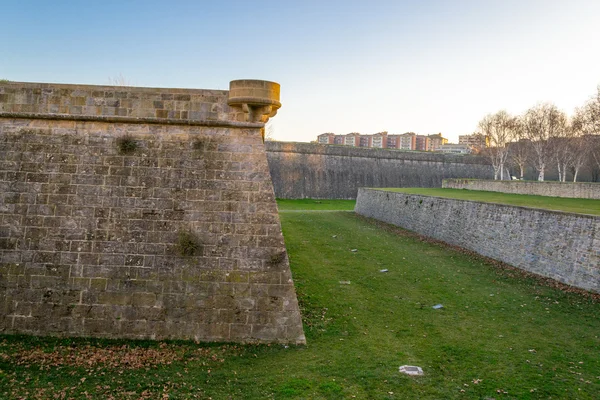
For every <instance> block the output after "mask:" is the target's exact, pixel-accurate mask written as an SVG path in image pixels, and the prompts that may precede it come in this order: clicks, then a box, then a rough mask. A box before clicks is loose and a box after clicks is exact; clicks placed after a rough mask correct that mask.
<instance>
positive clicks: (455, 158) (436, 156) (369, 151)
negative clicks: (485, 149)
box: [265, 141, 489, 165]
mask: <svg viewBox="0 0 600 400" xmlns="http://www.w3.org/2000/svg"><path fill="white" fill-rule="evenodd" d="M265 146H266V148H267V151H268V152H272V153H288V152H294V153H299V154H321V155H329V156H340V157H368V158H378V159H393V160H414V161H430V162H442V163H460V164H483V165H488V164H489V162H488V161H487V160H486V159H485V158H484V157H480V156H476V155H468V154H467V155H456V154H444V153H434V152H420V151H403V150H389V149H377V148H370V147H369V148H368V147H353V146H344V145H332V144H318V143H302V142H275V141H269V142H265Z"/></svg>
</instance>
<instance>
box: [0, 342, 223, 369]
mask: <svg viewBox="0 0 600 400" xmlns="http://www.w3.org/2000/svg"><path fill="white" fill-rule="evenodd" d="M0 358H2V359H3V360H6V361H9V360H10V362H11V363H14V364H16V365H35V366H39V367H40V368H41V369H50V368H55V367H62V366H69V367H81V368H95V367H102V368H109V369H119V370H126V369H141V368H145V369H148V368H152V367H156V366H160V365H170V364H172V363H174V362H177V361H184V360H186V361H191V360H201V359H206V360H209V361H220V362H223V361H224V359H222V358H221V357H220V355H219V354H216V353H215V352H214V350H212V349H210V348H198V349H194V350H193V351H188V352H186V351H185V348H183V347H180V346H169V345H166V344H164V343H162V344H161V345H160V346H159V347H158V348H155V347H154V348H144V347H133V346H129V345H121V346H107V347H97V346H92V345H89V344H88V345H84V346H77V347H73V346H56V347H55V348H54V349H52V351H47V350H44V349H41V348H24V349H19V350H17V351H15V352H12V354H10V355H9V354H6V353H3V352H0Z"/></svg>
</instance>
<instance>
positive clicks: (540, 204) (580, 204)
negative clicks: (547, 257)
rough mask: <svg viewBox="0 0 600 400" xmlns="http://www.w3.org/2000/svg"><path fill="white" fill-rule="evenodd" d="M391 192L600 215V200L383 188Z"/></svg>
mask: <svg viewBox="0 0 600 400" xmlns="http://www.w3.org/2000/svg"><path fill="white" fill-rule="evenodd" d="M380 190H387V191H391V192H401V193H407V194H418V195H424V196H435V197H444V198H448V199H458V200H472V201H481V202H486V203H497V204H507V205H511V206H522V207H533V208H542V209H546V210H554V211H564V212H570V213H576V214H590V215H600V200H594V199H574V198H567V197H548V196H534V195H528V194H512V193H500V192H486V191H483V190H467V189H445V188H444V189H442V188H385V189H380Z"/></svg>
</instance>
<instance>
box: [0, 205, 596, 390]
mask: <svg viewBox="0 0 600 400" xmlns="http://www.w3.org/2000/svg"><path fill="white" fill-rule="evenodd" d="M316 204H319V203H316ZM287 208H289V207H286V205H285V204H283V203H280V211H281V212H280V214H281V220H282V226H283V231H284V235H285V239H286V245H287V248H288V252H289V257H290V262H291V268H292V272H293V274H294V279H295V283H296V288H297V291H298V296H299V301H300V303H301V307H302V311H303V313H304V328H305V333H306V336H307V341H308V345H307V346H302V347H295V346H289V347H288V346H283V345H270V346H265V345H263V346H241V345H223V344H210V345H206V344H200V345H198V344H194V343H180V342H168V343H156V342H131V341H100V340H85V339H80V340H72V339H38V338H30V337H14V336H4V337H0V398H8V399H10V398H15V399H16V398H32V399H35V398H43V399H45V398H48V399H50V398H54V396H55V395H58V397H57V398H74V399H79V398H93V399H100V398H101V399H110V398H114V399H139V398H148V399H156V398H171V399H183V398H203V399H207V398H213V399H230V398H231V399H265V398H274V399H346V398H350V399H351V398H357V399H369V398H371V399H402V398H405V399H415V398H419V399H454V398H456V399H484V398H488V399H491V398H494V399H503V398H506V399H538V398H539V399H548V398H555V399H594V398H597V394H598V393H600V357H599V354H600V302H599V301H598V300H597V299H596V300H594V299H593V298H592V296H590V295H583V294H580V293H569V292H566V291H561V290H558V289H557V288H554V287H551V286H553V285H550V286H549V285H548V284H547V283H546V284H543V283H542V282H541V281H538V280H536V279H535V278H532V277H527V276H525V275H523V274H520V273H519V272H516V271H514V270H512V269H506V268H501V266H499V265H495V264H492V263H490V262H488V261H485V260H483V259H481V258H479V257H475V256H472V255H469V254H463V253H461V252H459V251H456V250H453V249H450V248H447V247H444V246H442V245H440V244H436V243H430V242H428V241H423V240H421V239H420V238H419V237H417V236H415V235H413V234H410V233H407V232H405V231H402V230H399V229H395V228H392V227H389V226H387V225H382V224H378V223H375V222H373V221H370V220H365V219H363V218H360V217H358V216H356V215H354V213H351V212H347V211H345V212H339V213H337V212H315V211H314V209H315V208H316V209H318V208H319V206H318V205H317V206H314V207H312V206H311V207H310V208H312V209H313V210H311V211H307V212H301V211H300V212H299V211H298V210H297V207H295V208H296V211H294V212H288V211H286V209H287ZM326 208H327V209H330V210H331V207H330V204H328V205H327V207H326ZM342 208H348V205H343V206H342ZM382 271H383V272H382ZM436 305H442V307H441V308H440V307H437V308H434V306H436ZM402 365H413V366H419V367H421V368H422V369H423V371H424V375H423V376H416V377H411V376H407V375H404V374H401V373H400V372H399V371H398V369H399V367H400V366H402Z"/></svg>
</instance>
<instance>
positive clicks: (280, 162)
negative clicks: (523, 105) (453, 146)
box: [265, 142, 493, 199]
mask: <svg viewBox="0 0 600 400" xmlns="http://www.w3.org/2000/svg"><path fill="white" fill-rule="evenodd" d="M265 145H266V149H267V158H268V160H269V169H270V171H271V177H272V179H273V186H274V188H275V195H276V197H278V198H284V199H301V198H314V199H355V198H356V195H357V193H358V188H360V187H441V186H442V180H443V179H446V178H478V179H489V178H491V177H493V171H492V167H491V166H490V165H489V164H488V162H487V160H486V159H485V158H483V157H477V156H469V155H466V156H461V155H449V154H440V153H431V152H408V151H397V150H385V149H369V148H356V147H350V146H332V145H320V144H312V143H289V142H266V143H265Z"/></svg>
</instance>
